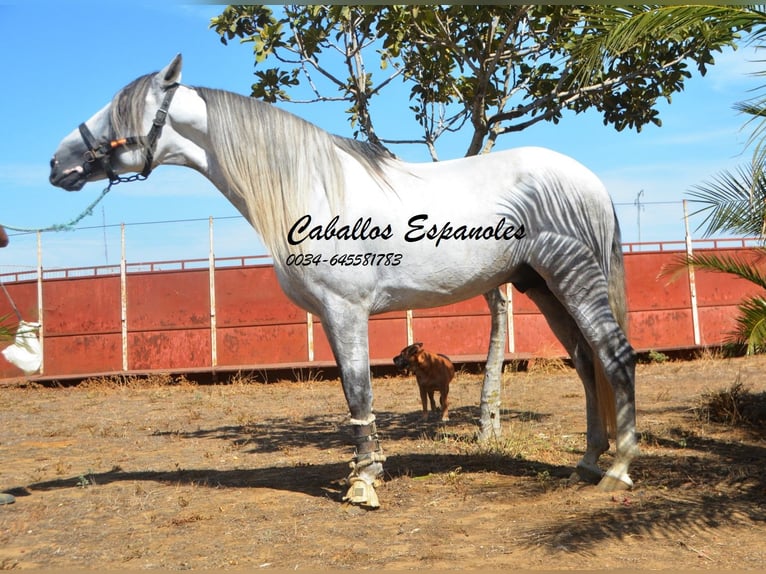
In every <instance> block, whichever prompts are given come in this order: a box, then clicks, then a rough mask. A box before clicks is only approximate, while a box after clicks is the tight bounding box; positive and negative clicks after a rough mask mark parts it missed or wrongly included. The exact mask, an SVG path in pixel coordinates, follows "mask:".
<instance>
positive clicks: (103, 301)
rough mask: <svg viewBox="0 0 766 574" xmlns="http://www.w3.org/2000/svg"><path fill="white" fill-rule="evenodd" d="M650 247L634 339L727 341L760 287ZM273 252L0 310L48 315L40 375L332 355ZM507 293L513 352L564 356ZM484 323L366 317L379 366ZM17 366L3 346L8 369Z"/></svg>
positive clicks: (40, 290)
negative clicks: (682, 266)
mask: <svg viewBox="0 0 766 574" xmlns="http://www.w3.org/2000/svg"><path fill="white" fill-rule="evenodd" d="M680 243H681V246H683V242H680ZM656 245H657V246H659V248H657V247H654V245H644V246H641V245H638V246H637V245H636V244H632V245H627V246H626V254H625V267H626V275H627V285H628V307H629V321H630V339H631V342H632V344H633V346H634V347H635V348H636V349H638V350H651V349H653V350H658V351H661V350H671V349H682V348H693V347H705V346H713V345H718V344H720V343H722V342H724V341H725V340H726V339H727V337H728V334H729V333H730V332H731V331H732V330H733V328H734V325H735V316H736V305H737V303H738V302H739V301H740V300H741V299H742V298H743V297H744V296H746V295H749V294H754V293H756V292H758V290H757V288H755V286H754V285H752V284H751V283H748V282H746V281H743V280H740V279H736V278H733V277H730V276H727V275H721V274H712V273H708V272H700V271H697V272H696V276H695V277H694V281H690V275H689V273H688V272H687V271H686V270H683V271H681V272H680V273H679V274H678V275H677V277H676V278H675V280H674V281H670V279H669V278H667V277H660V272H661V271H662V270H663V268H664V267H665V266H666V265H668V264H670V263H672V262H673V261H674V260H676V259H677V258H678V257H679V255H680V253H682V252H680V251H672V250H668V244H656ZM707 245H708V246H709V247H712V248H714V249H715V250H716V252H717V253H720V254H734V253H736V254H737V255H739V256H745V257H754V256H755V252H754V251H753V250H752V249H750V248H748V247H746V246H745V245H746V244H745V243H744V242H742V243H740V244H738V245H737V244H734V245H732V244H726V245H728V246H727V247H722V245H721V244H710V243H708V244H707ZM653 247H654V249H655V250H654V251H647V249H651V248H653ZM672 247H675V248H676V249H677V246H675V245H673V246H672ZM696 250H698V249H695V251H696ZM266 261H267V259H266V258H258V257H250V258H235V259H232V258H227V259H216V260H215V262H214V264H212V265H211V264H210V263H209V261H208V260H194V261H185V262H162V263H153V264H133V265H131V264H123V265H122V266H120V267H114V266H113V267H109V268H89V269H88V270H83V269H78V270H76V272H73V270H55V271H45V272H43V273H37V274H35V276H34V277H33V278H25V277H24V276H22V275H15V276H4V277H3V278H2V279H3V283H4V285H5V287H6V289H7V291H8V294H9V297H2V296H0V315H7V314H11V313H12V312H13V311H12V308H11V305H10V301H13V302H14V303H15V305H16V307H17V308H18V310H19V312H20V313H21V315H22V317H23V318H24V319H25V320H27V321H35V322H40V323H41V324H42V328H41V333H40V335H41V336H40V338H41V342H42V346H43V357H44V360H43V367H42V375H43V376H44V377H46V378H48V377H50V378H55V377H67V376H81V375H88V374H97V373H110V372H136V371H138V372H144V371H156V370H165V371H180V370H187V369H193V370H215V369H220V370H236V369H248V370H251V369H268V368H274V367H291V366H309V365H317V366H321V365H325V364H331V363H332V362H333V357H332V354H331V351H330V347H329V344H328V343H327V339H326V338H325V335H324V333H323V330H322V325H321V321H320V320H319V319H318V318H317V317H313V316H311V315H310V314H307V313H306V312H305V311H303V310H301V309H299V308H298V307H296V306H295V305H293V304H292V303H291V302H290V301H289V300H288V299H287V298H286V296H285V295H284V294H283V293H282V291H281V289H280V288H279V285H278V284H277V280H276V276H275V273H274V270H273V268H272V266H271V265H270V264H268V263H266ZM692 284H693V285H694V288H695V289H696V293H694V291H693V290H692ZM506 292H507V294H508V296H509V299H510V309H511V311H512V312H511V313H509V318H508V325H507V329H508V348H507V352H506V356H507V358H509V359H511V358H525V357H539V356H556V355H559V356H561V355H563V354H564V351H563V349H562V347H561V346H560V344H559V343H558V341H557V340H556V339H555V337H554V336H553V334H552V333H551V331H550V329H549V328H548V326H547V324H546V323H545V320H544V318H543V317H542V315H541V314H540V313H539V312H538V310H537V308H536V307H535V306H534V304H533V303H532V302H531V301H530V300H529V299H528V298H527V297H525V296H524V295H523V294H521V293H519V292H518V291H516V290H515V289H513V288H512V287H511V286H510V285H508V286H506ZM489 324H490V319H489V313H488V310H487V307H486V304H485V302H484V300H483V298H482V297H477V298H474V299H470V300H467V301H464V302H462V303H458V304H454V305H448V306H445V307H438V308H434V309H415V310H412V311H407V312H404V311H403V312H397V313H386V314H383V315H379V316H375V317H373V318H372V319H371V321H370V354H371V358H372V361H373V364H375V363H390V362H391V357H393V356H394V355H395V354H397V353H398V352H399V350H400V349H401V348H402V347H404V346H405V345H407V344H409V343H410V342H412V341H413V340H417V341H424V342H426V343H427V344H428V346H429V347H432V348H435V349H438V351H439V352H442V353H446V354H448V355H450V356H451V357H452V358H453V359H454V360H457V361H461V360H472V361H473V360H482V358H483V357H484V356H485V354H486V351H487V346H488V344H489ZM20 375H21V371H19V370H18V369H17V368H16V367H14V366H13V365H11V364H10V363H8V362H6V361H5V359H4V358H3V357H2V356H0V379H8V378H16V377H18V376H20Z"/></svg>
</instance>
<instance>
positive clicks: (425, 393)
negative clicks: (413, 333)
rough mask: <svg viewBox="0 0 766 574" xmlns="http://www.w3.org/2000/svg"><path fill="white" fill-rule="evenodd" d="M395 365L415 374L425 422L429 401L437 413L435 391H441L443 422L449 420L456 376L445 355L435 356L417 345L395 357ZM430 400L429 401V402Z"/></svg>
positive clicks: (406, 348)
mask: <svg viewBox="0 0 766 574" xmlns="http://www.w3.org/2000/svg"><path fill="white" fill-rule="evenodd" d="M394 365H396V366H397V367H398V368H399V369H400V370H402V371H407V370H410V371H412V372H413V373H415V378H416V379H417V381H418V387H419V388H420V400H421V402H422V403H423V420H428V400H430V401H431V411H434V412H435V411H436V402H435V401H434V391H439V404H440V405H441V410H442V416H441V420H443V421H448V420H449V405H448V403H447V395H449V384H450V381H451V380H452V379H453V377H454V376H455V365H453V364H452V361H450V360H449V357H447V356H445V355H441V354H439V355H434V354H432V353H429V352H428V351H424V350H423V343H415V344H413V345H410V346H409V347H405V348H404V349H402V352H401V353H399V355H397V356H396V357H394ZM427 399H428V400H427Z"/></svg>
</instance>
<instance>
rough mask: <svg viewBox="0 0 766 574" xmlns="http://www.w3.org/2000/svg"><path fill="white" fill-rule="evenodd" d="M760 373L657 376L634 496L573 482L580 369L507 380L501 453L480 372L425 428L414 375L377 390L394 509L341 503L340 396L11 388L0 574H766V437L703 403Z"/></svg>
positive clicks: (286, 388) (695, 371) (705, 368)
mask: <svg viewBox="0 0 766 574" xmlns="http://www.w3.org/2000/svg"><path fill="white" fill-rule="evenodd" d="M765 372H766V357H756V358H739V359H721V358H709V357H708V358H705V359H698V360H694V361H668V362H664V363H652V364H648V365H640V366H639V370H638V378H637V397H638V399H637V400H638V417H639V418H638V422H639V431H640V433H641V447H642V453H643V454H642V456H641V458H639V459H637V460H636V462H635V463H634V465H633V467H632V476H633V479H634V481H635V488H634V489H633V490H632V491H628V492H622V493H617V494H610V493H603V492H600V491H598V490H597V489H596V488H594V487H592V486H589V485H585V484H583V483H577V482H573V481H570V479H569V477H570V475H571V473H572V470H573V466H574V464H575V463H576V461H577V460H578V459H579V456H580V455H581V453H582V450H583V448H584V446H585V438H584V430H585V420H584V399H583V392H582V388H581V386H580V383H579V381H578V380H577V378H576V376H575V375H574V372H573V371H572V370H571V369H569V368H562V367H558V368H556V367H555V365H553V366H552V365H543V366H539V365H538V366H537V367H536V368H532V369H530V370H529V371H528V372H507V373H506V374H505V375H504V377H505V378H504V398H503V401H504V403H503V404H504V409H505V411H504V420H503V424H504V431H505V435H504V438H503V440H502V441H499V442H497V443H496V444H493V445H484V446H482V445H479V444H477V443H476V442H475V441H474V439H473V437H474V433H475V431H476V418H477V416H478V398H479V389H480V385H481V377H480V375H477V374H467V373H460V374H459V375H458V377H457V378H456V380H455V381H454V382H453V385H452V392H451V395H450V396H451V405H452V408H451V419H452V420H451V421H450V422H449V423H447V424H446V425H445V426H442V425H441V424H439V423H438V422H436V421H435V420H432V421H430V422H428V423H422V422H421V421H420V414H419V398H418V394H417V390H416V386H415V383H414V380H413V379H411V378H406V377H405V378H393V377H389V378H385V377H383V378H377V379H376V380H375V383H374V384H375V406H376V412H377V417H378V428H379V432H380V435H381V438H382V441H383V446H384V449H385V452H386V454H387V455H388V461H387V463H386V471H387V474H386V482H385V484H384V485H383V486H382V487H381V488H380V489H379V491H378V492H379V495H380V500H381V504H382V507H381V508H380V509H379V510H377V511H365V510H361V509H359V508H356V507H351V506H348V505H345V504H343V503H342V502H341V500H340V499H341V497H342V495H343V493H344V488H343V487H342V486H341V485H340V484H338V482H337V480H338V479H340V478H342V477H344V476H345V475H346V474H347V471H348V466H347V463H348V460H349V458H350V455H351V448H350V447H349V446H348V443H349V436H350V435H349V431H348V427H347V424H346V423H347V414H346V407H345V402H344V399H343V393H342V391H341V389H340V385H339V383H338V382H337V381H325V380H303V381H300V382H275V383H269V384H263V383H253V382H247V377H244V376H241V375H240V376H238V377H235V380H233V381H231V382H230V384H225V385H221V384H219V385H197V384H192V383H190V382H188V381H184V380H180V381H179V380H175V381H174V383H175V384H162V381H161V380H160V381H157V380H154V381H152V382H146V381H138V380H130V379H112V380H110V381H100V382H97V381H86V382H84V383H81V384H80V385H78V386H74V387H66V388H65V387H60V388H47V387H42V386H39V385H36V384H31V383H23V382H19V383H16V384H10V385H3V386H0V421H2V422H1V426H0V490H5V491H6V492H11V493H13V494H15V495H16V496H17V501H16V503H15V504H12V505H7V506H2V507H0V569H14V568H16V569H24V568H93V569H96V568H97V569H100V570H105V569H153V568H163V569H171V570H183V569H195V568H217V569H238V568H249V569H252V568H278V569H290V570H292V569H301V570H317V569H321V568H332V569H355V570H356V569H359V570H362V569H368V568H374V569H392V570H393V569H422V568H435V569H443V570H452V569H461V570H468V569H477V568H484V569H506V568H515V569H601V568H627V569H656V568H671V569H678V568H683V569H686V570H688V569H698V568H699V569H729V568H736V569H751V568H752V569H756V568H759V569H760V568H763V567H764V564H766V562H765V561H764V560H765V559H766V544H764V540H765V539H766V538H765V535H766V479H764V476H765V475H764V474H762V473H763V469H764V461H765V460H766V442H764V438H765V437H764V433H763V431H756V430H753V429H743V428H731V427H727V426H724V425H721V424H717V423H711V422H708V421H701V420H699V418H698V417H696V416H695V413H694V412H693V407H695V406H696V405H698V404H699V402H700V397H701V396H702V395H703V393H705V392H706V391H711V390H718V389H722V388H726V387H728V386H730V385H731V384H732V383H733V382H734V381H736V380H739V381H741V382H742V383H744V384H745V385H746V386H747V387H748V388H749V389H751V390H752V391H755V392H761V391H763V390H765V389H766V376H764V373H765ZM167 382H168V381H167V380H166V381H165V383H167ZM603 460H605V462H608V460H609V455H605V457H604V459H603Z"/></svg>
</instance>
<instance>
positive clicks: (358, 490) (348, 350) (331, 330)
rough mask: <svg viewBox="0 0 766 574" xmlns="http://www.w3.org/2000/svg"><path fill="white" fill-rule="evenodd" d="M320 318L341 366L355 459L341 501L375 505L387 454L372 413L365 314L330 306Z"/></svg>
mask: <svg viewBox="0 0 766 574" xmlns="http://www.w3.org/2000/svg"><path fill="white" fill-rule="evenodd" d="M326 315H327V318H324V317H323V318H322V326H323V327H324V330H325V333H326V334H327V337H328V340H329V342H330V346H331V347H332V351H333V354H334V355H335V360H336V362H337V363H338V367H339V369H340V377H341V383H342V385H343V392H344V393H345V395H346V402H347V403H348V408H349V411H350V413H351V430H352V435H353V441H354V447H355V450H354V458H353V460H352V461H351V463H350V466H351V473H350V474H349V476H348V483H349V489H348V492H347V493H346V495H345V496H344V497H343V500H344V501H347V502H350V503H351V504H356V505H359V506H363V507H367V508H378V507H379V506H380V503H379V502H378V496H377V494H376V492H375V487H376V486H378V485H379V482H380V478H381V477H382V475H383V462H384V461H385V460H386V457H385V456H384V454H383V449H382V448H381V446H380V442H379V440H378V432H377V429H376V427H375V415H374V414H373V412H372V384H371V381H370V357H369V348H368V319H369V316H368V315H367V313H365V312H363V311H361V310H355V309H341V310H338V309H333V310H332V312H330V313H327V314H326Z"/></svg>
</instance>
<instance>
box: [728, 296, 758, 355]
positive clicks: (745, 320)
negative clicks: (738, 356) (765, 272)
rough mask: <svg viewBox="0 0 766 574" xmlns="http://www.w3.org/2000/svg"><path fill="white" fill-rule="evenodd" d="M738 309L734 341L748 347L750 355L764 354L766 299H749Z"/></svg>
mask: <svg viewBox="0 0 766 574" xmlns="http://www.w3.org/2000/svg"><path fill="white" fill-rule="evenodd" d="M737 308H738V309H739V316H738V317H737V329H736V331H735V332H734V333H733V335H734V339H735V340H736V342H738V343H740V344H743V345H745V346H746V347H747V354H748V355H752V354H755V353H760V352H763V351H764V350H766V299H764V298H763V297H757V296H755V297H748V298H747V299H745V300H744V301H742V303H740V304H739V305H738V307H737Z"/></svg>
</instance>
